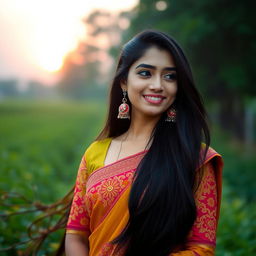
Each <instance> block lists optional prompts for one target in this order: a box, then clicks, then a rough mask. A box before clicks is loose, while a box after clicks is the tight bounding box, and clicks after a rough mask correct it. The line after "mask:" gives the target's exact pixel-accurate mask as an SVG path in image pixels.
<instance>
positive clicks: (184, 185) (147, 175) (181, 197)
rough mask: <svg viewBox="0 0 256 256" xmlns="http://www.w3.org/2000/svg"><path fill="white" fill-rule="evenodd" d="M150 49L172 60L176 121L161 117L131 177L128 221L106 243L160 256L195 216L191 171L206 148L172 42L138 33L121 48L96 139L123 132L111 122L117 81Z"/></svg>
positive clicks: (188, 77)
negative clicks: (176, 88) (147, 148)
mask: <svg viewBox="0 0 256 256" xmlns="http://www.w3.org/2000/svg"><path fill="white" fill-rule="evenodd" d="M152 46H154V47H157V48H159V49H163V50H166V51H168V52H169V53H170V54H171V55H172V57H173V59H174V62H175V65H176V70H177V84H178V91H177V95H176V99H175V102H174V104H175V108H176V110H177V120H176V123H173V122H165V115H166V113H163V115H162V117H161V118H160V120H159V121H158V123H157V124H156V126H155V128H154V130H153V132H152V136H151V140H152V141H151V142H152V143H151V146H150V148H149V150H148V152H147V153H146V154H145V156H144V157H143V159H142V160H141V162H140V164H139V165H138V168H137V170H136V173H135V175H134V179H133V183H132V188H131V193H130V197H129V202H128V207H129V214H130V217H129V221H128V223H127V225H126V227H125V229H124V230H123V231H122V232H121V234H120V235H119V236H118V237H116V238H115V239H114V241H112V243H114V244H117V245H118V248H125V255H126V256H134V255H158V256H166V255H168V254H170V253H171V252H173V251H175V250H176V249H177V248H178V247H180V246H182V244H184V243H185V241H186V238H187V236H188V234H189V231H190V230H191V227H192V225H193V223H194V221H195V218H196V205H195V200H194V189H195V172H196V169H197V167H198V165H199V161H200V155H201V154H200V151H201V148H202V146H201V143H202V142H203V141H204V142H205V144H206V150H207V148H208V145H209V144H210V134H209V129H208V126H207V123H206V120H205V119H206V118H205V116H206V113H205V109H204V106H203V103H202V99H201V97H200V95H199V93H198V91H197V89H196V87H195V83H194V80H193V77H192V72H191V69H190V66H189V63H188V60H187V58H186V57H185V55H184V53H183V51H182V49H181V47H180V46H179V45H178V44H177V42H176V41H175V40H174V39H173V38H171V37H170V36H168V35H167V34H165V33H163V32H159V31H155V30H146V31H143V32H141V33H139V34H138V35H136V36H135V37H134V38H132V39H131V40H130V41H129V42H128V43H127V44H125V45H124V47H123V49H122V51H121V54H120V57H119V61H118V65H117V70H116V74H115V77H114V79H113V82H112V87H111V91H110V104H109V106H110V107H109V112H108V118H107V122H106V125H105V127H104V129H103V130H102V132H101V133H100V135H99V136H98V139H102V138H105V137H117V136H119V135H121V134H123V133H124V132H126V131H127V130H128V129H129V126H130V121H129V120H123V119H117V110H118V106H119V105H120V103H121V100H122V90H121V83H122V82H124V81H126V79H127V77H128V72H129V69H130V67H131V65H132V64H133V63H134V62H135V61H137V60H138V59H139V58H140V57H142V56H143V55H144V53H145V51H146V50H147V49H149V48H150V47H152ZM128 97H129V95H128ZM128 104H130V102H129V100H128ZM131 107H132V106H131ZM206 150H205V152H206Z"/></svg>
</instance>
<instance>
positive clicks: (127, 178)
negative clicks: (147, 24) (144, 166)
mask: <svg viewBox="0 0 256 256" xmlns="http://www.w3.org/2000/svg"><path fill="white" fill-rule="evenodd" d="M134 171H135V170H130V171H127V172H125V173H123V174H120V175H116V176H113V177H109V178H107V179H105V180H102V181H101V182H98V183H97V184H95V185H94V186H93V187H91V188H90V189H88V190H87V193H86V197H87V201H90V202H88V203H87V211H88V213H89V215H90V213H91V212H92V207H93V206H95V205H96V202H97V203H98V206H99V207H102V206H103V207H104V208H106V207H109V206H112V204H113V203H114V201H115V200H116V199H118V198H119V196H120V195H121V194H122V192H123V191H124V189H125V188H126V187H127V186H128V185H130V184H131V182H132V177H133V174H134ZM99 204H100V205H99Z"/></svg>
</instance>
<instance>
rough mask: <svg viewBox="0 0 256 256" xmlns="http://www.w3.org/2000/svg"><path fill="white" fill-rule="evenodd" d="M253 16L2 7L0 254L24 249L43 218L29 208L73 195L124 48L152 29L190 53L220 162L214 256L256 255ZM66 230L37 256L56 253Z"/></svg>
mask: <svg viewBox="0 0 256 256" xmlns="http://www.w3.org/2000/svg"><path fill="white" fill-rule="evenodd" d="M255 7H256V6H255V3H254V1H249V0H245V1H238V0H235V1H234V0H232V1H231V0H215V1H212V0H197V1H191V0H183V1H171V0H166V1H155V0H126V1H118V0H112V1H111V2H109V1H105V0H94V1H80V0H72V1H69V0H66V1H60V0H51V1H50V0H44V1H40V0H38V1H32V0H23V1H19V0H0V31H1V38H0V176H1V179H0V192H1V205H0V211H1V212H0V217H1V222H0V245H1V248H7V247H9V246H11V245H12V244H14V243H20V242H21V243H22V242H24V241H26V240H27V239H28V237H27V233H26V227H27V226H28V225H29V223H31V220H32V219H35V218H37V217H40V213H38V212H34V211H33V210H34V208H35V206H36V204H35V202H37V203H39V202H40V203H42V204H51V203H53V202H55V201H56V200H58V199H59V198H62V197H63V196H64V195H65V194H66V193H67V192H68V191H69V190H70V188H71V187H72V186H73V184H74V182H75V178H76V173H77V167H78V165H79V162H80V159H81V156H82V154H83V152H84V150H85V149H86V147H87V146H88V145H89V143H90V142H92V141H93V140H94V139H95V137H96V135H97V134H98V133H99V131H100V129H101V128H102V125H103V123H104V120H105V114H106V109H107V107H106V106H107V96H108V88H109V85H110V83H111V79H112V77H113V72H114V70H115V65H116V60H117V57H118V53H119V51H120V49H121V46H122V44H123V43H124V42H126V41H127V40H129V39H130V38H131V37H132V36H133V35H134V34H136V33H137V32H139V31H141V30H143V29H147V28H154V29H159V30H162V31H165V32H167V33H168V34H170V35H172V36H173V37H174V38H176V39H177V41H178V42H179V43H180V44H181V46H182V47H183V49H184V50H185V52H186V54H187V56H188V58H189V60H190V63H191V65H192V69H193V72H194V76H195V80H196V84H197V86H198V88H199V90H200V92H201V93H202V95H203V98H204V102H205V105H206V108H207V110H208V113H209V120H210V126H211V130H212V146H213V147H214V148H215V149H216V150H217V151H218V152H219V153H221V154H222V155H223V157H224V161H225V168H224V173H223V176H224V184H223V200H222V209H221V218H220V223H219V228H218V239H217V249H216V255H218V256H231V255H232V256H236V255H239V256H241V255H246V256H248V255H256V236H255V234H256V204H255V202H256V200H255V199H256V86H255V84H254V83H255V81H256V77H255V73H256V70H255V56H256V40H255V39H256V38H255V27H256V26H255V25H256V24H255V18H254V15H255V14H254V12H255ZM33 207H34V208H33ZM17 212H18V213H20V214H14V213H17ZM63 232H64V231H63V230H62V231H60V232H57V233H54V234H53V235H52V236H51V237H50V239H48V240H46V242H45V245H44V246H42V248H41V250H40V251H39V254H38V255H51V253H52V252H53V251H54V250H55V249H56V248H57V246H58V243H59V241H60V239H61V236H62V234H63ZM24 248H25V245H23V244H21V245H20V246H18V247H17V248H16V249H12V250H10V251H8V252H6V253H4V252H3V253H2V254H1V255H23V254H22V251H23V249H24Z"/></svg>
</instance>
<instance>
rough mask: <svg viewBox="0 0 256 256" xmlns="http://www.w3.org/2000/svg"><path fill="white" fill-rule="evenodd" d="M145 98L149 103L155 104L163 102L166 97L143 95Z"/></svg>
mask: <svg viewBox="0 0 256 256" xmlns="http://www.w3.org/2000/svg"><path fill="white" fill-rule="evenodd" d="M143 97H144V99H145V100H146V101H147V102H149V103H153V104H159V103H161V102H162V101H163V100H164V99H165V97H163V96H149V95H143Z"/></svg>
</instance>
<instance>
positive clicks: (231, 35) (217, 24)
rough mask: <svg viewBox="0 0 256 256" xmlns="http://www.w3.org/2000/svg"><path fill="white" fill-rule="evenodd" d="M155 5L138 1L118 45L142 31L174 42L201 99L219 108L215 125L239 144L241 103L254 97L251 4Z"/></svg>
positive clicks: (255, 45)
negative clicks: (189, 68) (154, 31)
mask: <svg viewBox="0 0 256 256" xmlns="http://www.w3.org/2000/svg"><path fill="white" fill-rule="evenodd" d="M157 2H158V1H155V0H140V1H139V5H138V7H137V8H136V10H135V15H134V18H133V19H132V21H131V26H130V28H129V30H127V31H126V33H125V34H124V37H123V39H124V41H127V40H128V39H129V38H131V37H132V36H133V35H134V34H135V33H138V32H140V31H141V30H143V29H148V28H152V29H158V30H161V31H165V32H167V33H168V34H170V35H172V36H173V37H174V38H176V39H177V40H178V42H179V43H180V44H181V45H182V47H183V48H184V49H185V52H186V55H188V57H189V59H190V61H191V63H192V67H193V71H194V72H193V73H194V74H195V78H196V82H197V85H198V86H199V88H200V90H201V92H203V95H204V98H205V99H206V100H207V101H208V102H209V101H214V102H215V103H216V104H218V106H219V108H218V109H219V113H218V124H219V125H220V126H221V127H222V128H225V129H227V130H229V131H230V132H232V133H233V134H234V135H235V136H236V137H239V138H240V139H244V137H246V134H245V130H246V127H245V126H246V123H245V122H244V120H245V108H246V106H245V101H246V99H247V98H253V97H255V95H256V89H255V88H256V87H255V86H254V81H255V72H254V68H253V67H254V64H253V63H254V56H255V54H256V40H255V39H256V33H255V29H254V27H255V25H256V23H255V19H254V18H253V17H254V2H253V1H250V0H247V1H231V0H217V1H206V0H198V1H196V2H195V1H190V0H184V1H171V0H166V1H163V2H165V3H166V4H167V8H166V9H163V10H161V11H160V10H157ZM231 8H232V11H230V10H231Z"/></svg>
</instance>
